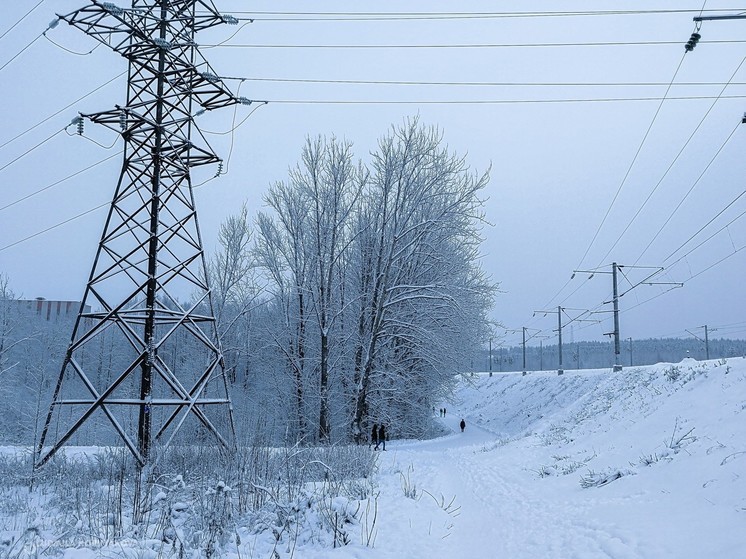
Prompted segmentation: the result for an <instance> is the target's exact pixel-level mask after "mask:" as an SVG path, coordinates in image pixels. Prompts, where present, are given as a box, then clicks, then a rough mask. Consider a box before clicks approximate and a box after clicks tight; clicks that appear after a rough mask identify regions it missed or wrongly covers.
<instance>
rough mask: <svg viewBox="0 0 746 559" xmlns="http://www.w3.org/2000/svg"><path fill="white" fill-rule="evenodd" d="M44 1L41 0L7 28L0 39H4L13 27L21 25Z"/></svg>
mask: <svg viewBox="0 0 746 559" xmlns="http://www.w3.org/2000/svg"><path fill="white" fill-rule="evenodd" d="M43 3H44V0H39V2H38V3H37V4H36V5H35V6H34V7H33V8H31V9H30V10H29V11H28V12H26V13H25V14H23V16H21V19H19V20H18V21H16V22H15V23H14V24H13V25H11V26H10V27H9V28H8V29H6V30H5V32H4V33H3V34H2V35H0V41H2V39H3V37H5V36H6V35H7V34H8V33H10V32H11V31H13V29H15V28H16V26H17V25H19V24H20V23H21V22H22V21H23V20H24V19H26V18H27V17H28V16H29V15H31V12H33V11H34V10H35V9H36V8H38V7H39V6H41V5H42V4H43Z"/></svg>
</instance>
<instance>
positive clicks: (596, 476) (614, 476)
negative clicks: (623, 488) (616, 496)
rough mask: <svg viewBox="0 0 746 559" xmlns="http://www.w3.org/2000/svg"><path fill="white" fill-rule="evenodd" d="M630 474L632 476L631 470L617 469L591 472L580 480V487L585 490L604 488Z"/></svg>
mask: <svg viewBox="0 0 746 559" xmlns="http://www.w3.org/2000/svg"><path fill="white" fill-rule="evenodd" d="M630 474H632V472H631V471H630V470H620V469H616V468H612V469H610V470H607V471H606V472H600V473H596V472H594V471H591V470H589V471H588V473H587V474H586V475H584V476H582V477H581V478H580V487H583V488H585V489H587V488H589V487H603V486H604V485H608V484H609V483H611V482H612V481H616V480H618V479H619V478H621V477H623V476H626V475H630Z"/></svg>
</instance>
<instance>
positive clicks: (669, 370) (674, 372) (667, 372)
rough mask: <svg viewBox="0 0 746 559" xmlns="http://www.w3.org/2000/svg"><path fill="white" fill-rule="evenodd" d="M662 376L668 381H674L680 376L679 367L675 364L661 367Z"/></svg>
mask: <svg viewBox="0 0 746 559" xmlns="http://www.w3.org/2000/svg"><path fill="white" fill-rule="evenodd" d="M663 376H664V377H666V380H668V381H670V382H676V381H677V380H679V378H680V377H681V367H679V366H677V365H671V366H670V367H666V368H665V369H663Z"/></svg>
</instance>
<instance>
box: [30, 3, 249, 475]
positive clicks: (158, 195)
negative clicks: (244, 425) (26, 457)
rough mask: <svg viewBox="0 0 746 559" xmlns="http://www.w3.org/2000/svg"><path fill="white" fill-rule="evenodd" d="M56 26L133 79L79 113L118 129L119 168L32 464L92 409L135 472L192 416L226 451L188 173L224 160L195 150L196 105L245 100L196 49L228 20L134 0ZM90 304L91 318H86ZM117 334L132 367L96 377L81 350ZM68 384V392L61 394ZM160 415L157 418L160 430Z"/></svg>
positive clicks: (224, 388)
mask: <svg viewBox="0 0 746 559" xmlns="http://www.w3.org/2000/svg"><path fill="white" fill-rule="evenodd" d="M197 9H199V13H198V12H197ZM59 18H60V19H61V20H63V21H66V22H67V23H68V24H70V25H71V26H73V27H75V28H77V29H79V30H81V31H83V32H84V33H86V34H88V35H90V36H91V37H93V38H94V39H95V40H97V41H99V42H100V43H102V44H104V45H106V46H108V47H110V48H111V49H112V50H113V51H114V52H116V53H118V54H120V55H121V56H123V57H124V58H125V59H127V61H128V63H129V76H128V86H127V103H126V105H124V106H117V107H115V109H113V110H109V111H103V112H99V113H95V114H87V115H82V116H84V117H85V118H88V119H89V120H91V121H92V122H94V123H98V124H101V125H104V126H106V127H108V128H110V129H113V130H116V131H117V132H119V133H120V134H121V136H122V139H123V141H124V144H125V149H124V160H123V164H122V170H121V174H120V177H119V181H118V183H117V187H116V190H115V193H114V196H113V200H112V203H111V206H110V208H109V213H108V216H107V218H106V223H105V225H104V228H103V232H102V235H101V239H100V241H99V245H98V251H97V253H96V257H95V259H94V263H93V266H92V269H91V273H90V276H89V280H88V284H87V286H86V290H85V295H84V298H83V301H82V304H81V311H80V313H79V316H78V319H77V321H76V323H75V326H74V328H73V333H72V338H71V342H70V345H69V348H68V351H67V353H66V356H65V359H64V362H63V365H62V369H61V371H60V375H59V377H58V380H57V384H56V386H55V390H54V395H53V398H52V403H51V405H50V408H49V412H48V414H47V418H46V421H45V424H44V427H43V429H42V431H41V436H40V439H39V441H38V445H37V456H36V466H37V467H38V466H41V465H43V464H44V463H45V462H47V461H48V460H49V459H50V458H51V457H52V456H53V455H54V454H55V453H56V452H57V451H58V450H59V449H60V448H61V447H62V446H63V445H64V444H65V443H67V442H68V441H69V440H70V439H71V438H72V437H73V436H74V435H75V434H76V433H77V432H78V430H79V429H80V428H81V427H82V426H83V425H84V424H86V422H88V421H89V420H90V418H91V416H93V415H94V413H95V412H97V411H99V410H100V411H101V412H103V414H104V415H105V416H106V417H107V418H108V420H109V422H110V424H111V426H112V427H113V428H114V430H115V432H116V433H117V434H118V436H119V437H120V438H121V439H122V441H123V442H124V444H125V445H126V446H127V448H128V449H129V450H130V451H131V452H132V454H133V456H134V457H135V458H136V460H137V461H138V463H139V464H140V465H145V464H147V463H148V462H149V461H150V459H151V445H152V443H153V442H154V441H159V440H161V439H163V438H165V437H166V436H167V437H168V441H167V442H166V445H167V444H168V443H170V442H171V441H172V440H173V438H174V436H175V435H176V434H177V432H178V430H179V429H180V428H181V426H182V425H183V423H184V421H185V420H186V419H187V417H189V416H194V417H195V418H196V419H197V420H198V421H199V423H200V424H201V425H202V426H203V428H204V429H205V430H206V431H207V432H209V433H211V434H212V435H213V436H214V437H215V439H216V440H217V441H218V442H219V443H220V444H222V445H223V446H230V444H231V442H229V440H228V439H230V440H234V432H233V417H232V408H231V402H230V397H229V393H228V384H227V379H226V376H225V374H224V370H223V357H222V352H221V349H220V345H219V341H218V338H217V330H216V328H215V319H214V315H213V312H212V302H211V297H210V289H209V286H208V284H207V279H206V277H207V274H206V272H205V258H204V252H203V248H202V241H201V236H200V232H199V226H198V222H197V212H196V208H195V205H194V196H193V193H192V184H191V169H192V168H193V167H197V166H200V165H207V164H211V163H216V162H218V161H219V158H218V157H217V156H216V155H215V154H214V153H213V152H212V150H211V148H210V147H209V146H208V145H207V144H206V143H204V144H203V145H195V144H194V143H193V142H192V135H193V133H194V132H197V133H199V130H198V129H197V127H196V125H195V123H194V118H193V114H194V111H193V108H194V107H199V108H200V109H201V110H212V109H217V108H221V107H226V106H229V105H233V104H236V103H244V104H245V103H250V101H247V100H244V99H242V98H238V97H236V96H234V95H233V94H232V93H231V92H230V90H229V89H228V88H227V87H226V86H225V85H224V84H223V82H222V81H221V80H220V79H219V78H218V77H217V76H216V75H215V73H214V72H213V71H212V69H211V67H210V66H209V64H208V63H207V61H206V60H204V59H203V58H202V56H201V54H200V53H199V49H198V48H197V45H196V43H195V41H194V36H195V32H196V31H199V30H202V29H207V28H209V27H212V26H215V25H219V24H222V23H225V22H230V23H234V22H235V20H234V19H233V18H230V16H222V15H221V14H219V13H218V12H217V10H216V9H215V7H214V6H213V5H212V3H211V2H208V1H205V0H133V1H132V6H131V7H130V8H126V9H125V8H120V7H117V6H115V5H113V4H111V3H109V2H100V1H99V0H91V2H90V5H88V6H86V7H83V8H81V9H79V10H77V11H74V12H72V13H70V14H67V15H61V16H59ZM199 136H200V138H201V134H199ZM184 286H186V287H187V288H188V289H189V290H190V293H197V294H198V297H196V298H194V300H193V302H192V303H191V304H188V305H185V304H184V303H181V302H179V293H183V289H184V288H185V287H184ZM88 307H90V308H94V309H96V310H95V312H90V311H88V312H84V309H86V308H88ZM99 309H100V310H99ZM112 330H113V331H114V332H116V335H118V336H119V340H120V344H121V346H120V347H121V348H122V351H125V350H126V351H127V352H129V355H130V356H131V359H130V360H128V362H127V364H126V365H124V366H123V367H122V369H121V371H120V372H119V373H118V374H117V375H116V377H115V378H114V379H113V380H109V381H108V382H106V383H102V382H100V379H97V378H95V377H96V376H100V374H101V371H100V370H97V369H96V366H95V365H92V363H91V359H90V356H87V355H86V349H87V348H92V347H94V346H93V344H94V343H95V342H97V341H98V342H99V343H101V339H102V337H103V336H105V335H107V332H111V331H112ZM169 344H171V345H173V346H174V348H173V349H172V350H170V351H171V353H172V361H173V362H172V363H170V364H169V363H168V362H167V359H166V358H165V357H164V353H167V352H168V351H169V350H167V349H166V348H167V346H168V345H169ZM178 344H189V346H190V349H189V350H187V349H186V348H181V347H178V351H177V349H176V348H177V346H178ZM187 351H196V352H197V355H199V356H201V360H202V363H203V364H202V366H201V368H200V369H197V370H195V369H194V367H193V366H192V367H191V369H190V370H189V371H188V374H186V372H185V371H183V370H180V366H181V367H182V369H183V365H180V363H181V361H179V359H180V357H181V355H183V354H185V353H186V352H187ZM90 352H91V351H90V349H89V353H90ZM94 381H96V382H94ZM215 382H217V384H218V385H219V388H218V389H217V391H218V395H217V396H215V395H209V396H208V395H207V394H206V391H207V389H208V386H209V385H211V383H212V384H215ZM70 386H73V387H74V388H73V389H72V395H66V392H69V391H66V388H68V387H70ZM76 388H77V392H76ZM127 390H128V391H129V392H127V393H125V394H119V393H118V392H120V391H125V392H126V391H127ZM159 391H160V392H161V393H158V392H159ZM212 391H213V392H215V391H216V389H215V388H213V389H212ZM205 406H210V407H213V406H218V407H222V408H224V411H225V417H226V418H227V423H228V425H229V427H228V428H229V431H230V433H231V437H228V438H226V437H224V436H223V435H222V434H221V433H220V429H219V428H218V426H216V424H215V422H214V420H213V419H211V418H210V417H208V415H207V413H206V410H207V408H206V407H205ZM62 409H65V410H71V411H69V421H68V424H67V425H66V428H64V432H63V433H62V434H61V435H58V436H55V438H54V440H53V441H51V442H50V441H48V440H47V439H48V438H50V435H51V433H50V427H51V426H52V423H53V419H54V416H55V415H59V414H60V412H61V410H62ZM120 409H130V410H132V411H131V412H130V413H131V414H132V413H133V412H135V411H136V413H137V422H136V423H137V425H136V429H133V425H132V424H133V423H134V422H133V421H132V415H130V421H129V423H130V424H129V425H128V424H127V422H126V421H123V420H122V419H121V417H120V416H118V415H117V413H115V410H120ZM159 409H163V410H164V412H163V413H162V415H161V416H160V418H159V419H160V421H159V420H158V419H156V420H155V423H154V419H153V415H154V413H155V412H156V410H159ZM133 430H136V442H134V440H133V436H132V435H131V433H130V432H131V431H133ZM153 431H155V432H156V435H155V437H153V435H152V433H153Z"/></svg>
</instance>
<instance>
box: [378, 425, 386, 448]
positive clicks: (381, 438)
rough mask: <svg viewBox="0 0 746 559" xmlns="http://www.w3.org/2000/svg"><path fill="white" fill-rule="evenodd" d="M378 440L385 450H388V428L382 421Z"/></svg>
mask: <svg viewBox="0 0 746 559" xmlns="http://www.w3.org/2000/svg"><path fill="white" fill-rule="evenodd" d="M378 442H379V443H380V444H382V445H383V450H386V429H385V428H384V426H383V423H381V426H380V427H379V428H378ZM376 448H378V445H376Z"/></svg>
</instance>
